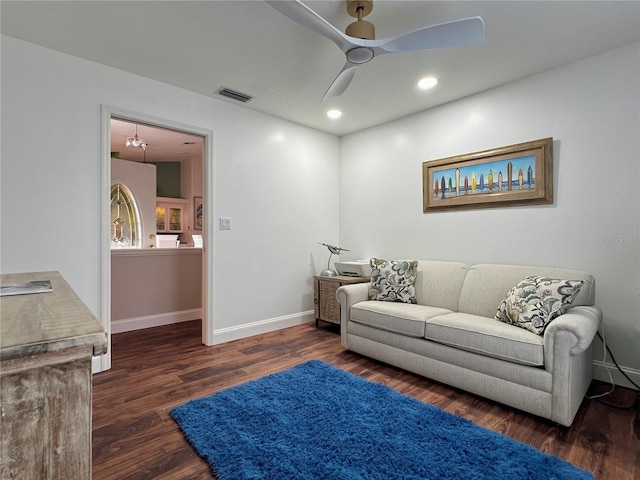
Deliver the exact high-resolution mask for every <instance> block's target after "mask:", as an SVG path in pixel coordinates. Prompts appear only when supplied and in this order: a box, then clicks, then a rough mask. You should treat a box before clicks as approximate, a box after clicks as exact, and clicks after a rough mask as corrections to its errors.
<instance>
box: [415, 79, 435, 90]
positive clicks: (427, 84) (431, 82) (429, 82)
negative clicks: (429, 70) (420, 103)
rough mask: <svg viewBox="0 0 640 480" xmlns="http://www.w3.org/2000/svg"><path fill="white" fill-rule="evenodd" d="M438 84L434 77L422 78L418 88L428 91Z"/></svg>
mask: <svg viewBox="0 0 640 480" xmlns="http://www.w3.org/2000/svg"><path fill="white" fill-rule="evenodd" d="M437 84H438V79H437V78H436V77H424V78H423V79H421V80H420V81H419V82H418V88H420V89H422V90H429V89H430V88H433V87H435V86H436V85H437Z"/></svg>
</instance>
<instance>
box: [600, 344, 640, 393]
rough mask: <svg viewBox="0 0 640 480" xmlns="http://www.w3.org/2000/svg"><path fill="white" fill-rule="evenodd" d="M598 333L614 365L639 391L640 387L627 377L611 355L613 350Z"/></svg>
mask: <svg viewBox="0 0 640 480" xmlns="http://www.w3.org/2000/svg"><path fill="white" fill-rule="evenodd" d="M597 333H598V337H599V338H600V340H602V344H603V345H604V348H606V349H607V352H609V356H610V357H611V360H613V363H614V364H615V366H616V367H617V369H618V370H620V373H622V375H624V377H625V378H626V379H627V380H629V382H631V383H632V384H633V386H635V387H636V388H637V389H638V390H640V385H638V384H637V383H636V382H634V381H633V380H631V378H629V375H627V374H626V373H625V371H624V370H622V368H620V365H618V362H616V359H615V358H614V356H613V353H611V350H609V345H607V344H606V343H604V340H603V339H602V336H600V332H597Z"/></svg>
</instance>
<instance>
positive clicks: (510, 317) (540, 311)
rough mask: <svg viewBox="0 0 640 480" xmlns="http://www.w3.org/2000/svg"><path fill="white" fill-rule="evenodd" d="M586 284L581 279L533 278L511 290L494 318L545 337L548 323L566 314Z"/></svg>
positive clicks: (528, 278) (534, 276) (530, 277)
mask: <svg viewBox="0 0 640 480" xmlns="http://www.w3.org/2000/svg"><path fill="white" fill-rule="evenodd" d="M583 284H584V281H582V280H559V279H554V278H548V277H539V276H536V275H530V276H528V277H526V278H525V279H524V280H522V281H521V282H519V283H518V284H517V285H515V286H514V287H513V288H512V289H511V291H510V292H509V293H508V294H507V296H506V297H505V299H504V300H503V301H502V303H501V304H500V306H499V307H498V311H497V313H496V316H495V318H496V320H500V321H501V322H505V323H509V324H511V325H515V326H517V327H522V328H526V329H527V330H529V331H531V332H533V333H535V334H538V335H542V334H543V333H544V329H545V328H546V327H547V325H548V324H549V322H551V320H553V319H554V318H556V317H558V316H559V315H562V314H563V313H564V312H565V311H566V309H567V308H568V306H569V305H570V304H571V301H572V300H573V297H574V296H575V295H576V294H577V293H578V292H579V291H580V288H581V287H582V285H583Z"/></svg>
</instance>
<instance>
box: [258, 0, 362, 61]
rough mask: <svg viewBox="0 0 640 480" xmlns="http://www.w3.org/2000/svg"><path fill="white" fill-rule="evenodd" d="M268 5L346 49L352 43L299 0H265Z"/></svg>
mask: <svg viewBox="0 0 640 480" xmlns="http://www.w3.org/2000/svg"><path fill="white" fill-rule="evenodd" d="M265 1H266V2H267V3H268V4H269V5H271V6H272V7H273V8H275V9H276V10H278V11H279V12H280V13H282V14H283V15H284V16H285V17H288V18H290V19H291V20H293V21H294V22H296V23H299V24H300V25H302V26H303V27H307V28H308V29H310V30H313V31H314V32H316V33H319V34H320V35H322V36H323V37H326V38H328V39H329V40H331V41H332V42H333V43H335V44H336V45H338V47H340V49H341V50H342V51H346V50H348V49H349V48H350V46H351V45H352V44H353V42H352V41H351V39H350V38H349V37H348V36H347V35H345V34H344V33H342V32H341V31H340V30H338V29H337V28H336V27H334V26H333V25H331V24H330V23H329V22H327V21H326V20H325V19H324V18H322V17H321V16H320V15H318V14H317V13H316V12H314V11H313V10H311V9H310V8H309V7H307V6H306V5H305V4H304V3H302V2H301V1H300V0H265Z"/></svg>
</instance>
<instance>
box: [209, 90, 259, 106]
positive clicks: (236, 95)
mask: <svg viewBox="0 0 640 480" xmlns="http://www.w3.org/2000/svg"><path fill="white" fill-rule="evenodd" d="M216 93H217V94H218V95H222V96H223V97H227V98H231V99H232V100H237V101H239V102H242V103H247V102H248V101H249V100H251V99H252V98H253V97H252V96H251V95H247V94H246V93H242V92H238V91H237V90H231V89H230V88H227V87H220V88H219V89H218V91H217V92H216Z"/></svg>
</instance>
